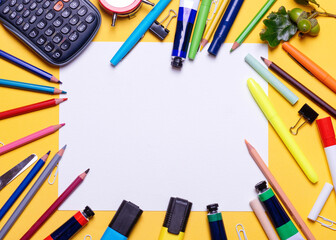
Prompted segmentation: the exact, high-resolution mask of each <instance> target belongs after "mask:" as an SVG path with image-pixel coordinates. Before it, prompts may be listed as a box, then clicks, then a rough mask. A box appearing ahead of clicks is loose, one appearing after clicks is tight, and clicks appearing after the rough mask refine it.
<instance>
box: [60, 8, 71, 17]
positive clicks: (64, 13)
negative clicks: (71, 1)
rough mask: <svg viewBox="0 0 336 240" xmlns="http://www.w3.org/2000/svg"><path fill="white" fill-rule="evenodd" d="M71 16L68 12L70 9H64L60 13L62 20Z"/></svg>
mask: <svg viewBox="0 0 336 240" xmlns="http://www.w3.org/2000/svg"><path fill="white" fill-rule="evenodd" d="M70 15H71V10H70V8H66V9H64V11H63V12H62V17H64V18H67V17H69V16H70Z"/></svg>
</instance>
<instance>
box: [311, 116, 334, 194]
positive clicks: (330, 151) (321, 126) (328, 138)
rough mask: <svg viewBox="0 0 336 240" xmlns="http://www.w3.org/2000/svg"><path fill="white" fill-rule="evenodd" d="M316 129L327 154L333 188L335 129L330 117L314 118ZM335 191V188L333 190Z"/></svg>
mask: <svg viewBox="0 0 336 240" xmlns="http://www.w3.org/2000/svg"><path fill="white" fill-rule="evenodd" d="M316 123H317V126H318V130H319V132H320V136H321V140H322V144H323V147H324V152H325V154H326V156H327V160H328V165H329V171H330V175H331V179H332V181H333V185H334V188H335V186H336V139H335V131H334V128H333V125H332V122H331V118H330V117H326V118H322V119H318V120H316ZM335 191H336V190H335Z"/></svg>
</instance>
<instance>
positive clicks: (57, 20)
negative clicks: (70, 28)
mask: <svg viewBox="0 0 336 240" xmlns="http://www.w3.org/2000/svg"><path fill="white" fill-rule="evenodd" d="M62 23H63V19H62V18H61V17H58V18H56V20H55V21H54V22H53V25H54V26H55V27H59V26H61V25H62Z"/></svg>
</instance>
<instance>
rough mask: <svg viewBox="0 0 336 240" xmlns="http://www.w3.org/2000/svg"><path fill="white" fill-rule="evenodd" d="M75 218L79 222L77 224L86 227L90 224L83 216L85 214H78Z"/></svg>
mask: <svg viewBox="0 0 336 240" xmlns="http://www.w3.org/2000/svg"><path fill="white" fill-rule="evenodd" d="M74 218H75V219H76V220H77V222H78V223H79V224H80V225H82V226H84V225H85V224H87V223H88V220H87V219H86V218H85V217H84V216H83V214H82V213H81V212H77V213H76V214H75V215H74Z"/></svg>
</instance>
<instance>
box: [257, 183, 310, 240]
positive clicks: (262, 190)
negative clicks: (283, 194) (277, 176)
mask: <svg viewBox="0 0 336 240" xmlns="http://www.w3.org/2000/svg"><path fill="white" fill-rule="evenodd" d="M255 189H256V190H257V192H258V197H259V200H260V201H261V203H262V204H263V206H264V207H265V209H266V212H267V213H268V216H269V218H270V219H271V221H272V223H273V226H274V227H275V230H276V231H277V233H278V234H279V237H280V239H281V240H305V239H304V238H303V237H302V235H301V234H300V233H299V231H298V230H297V229H296V227H295V225H294V223H293V222H292V220H290V218H289V217H288V215H287V213H286V212H285V210H284V209H283V207H282V206H281V204H280V202H279V200H278V199H277V197H276V196H275V195H274V192H273V190H272V189H271V188H267V183H266V181H261V182H259V183H257V184H256V185H255Z"/></svg>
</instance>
